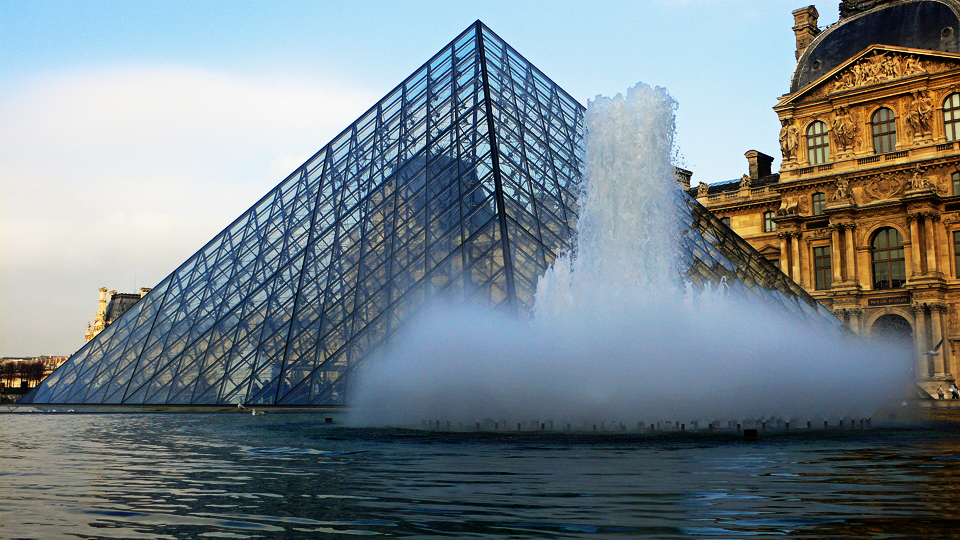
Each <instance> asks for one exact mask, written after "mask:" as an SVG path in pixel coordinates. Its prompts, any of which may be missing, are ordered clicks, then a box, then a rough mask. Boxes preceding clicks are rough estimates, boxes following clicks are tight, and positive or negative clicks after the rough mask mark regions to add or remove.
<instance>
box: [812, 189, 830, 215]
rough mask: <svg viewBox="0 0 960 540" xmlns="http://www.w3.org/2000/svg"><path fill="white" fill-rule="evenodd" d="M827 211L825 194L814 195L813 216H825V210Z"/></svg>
mask: <svg viewBox="0 0 960 540" xmlns="http://www.w3.org/2000/svg"><path fill="white" fill-rule="evenodd" d="M826 209H827V196H826V195H824V194H823V193H819V192H818V193H814V194H813V215H815V216H819V215H823V212H824V210H826Z"/></svg>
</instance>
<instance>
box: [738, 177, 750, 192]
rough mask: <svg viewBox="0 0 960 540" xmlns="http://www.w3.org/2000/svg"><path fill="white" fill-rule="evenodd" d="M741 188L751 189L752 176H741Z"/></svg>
mask: <svg viewBox="0 0 960 540" xmlns="http://www.w3.org/2000/svg"><path fill="white" fill-rule="evenodd" d="M740 189H750V177H749V176H747V175H743V176H741V177H740Z"/></svg>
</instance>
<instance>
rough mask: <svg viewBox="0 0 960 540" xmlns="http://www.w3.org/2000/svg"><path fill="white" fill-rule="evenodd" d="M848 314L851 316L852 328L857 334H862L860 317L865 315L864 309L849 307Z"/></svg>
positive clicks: (850, 324)
mask: <svg viewBox="0 0 960 540" xmlns="http://www.w3.org/2000/svg"><path fill="white" fill-rule="evenodd" d="M847 316H848V317H850V323H849V326H850V329H851V330H853V332H854V333H855V334H858V335H862V328H860V319H861V318H862V317H863V310H862V309H860V308H854V309H848V310H847Z"/></svg>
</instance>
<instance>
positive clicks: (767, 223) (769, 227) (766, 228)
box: [763, 210, 777, 233]
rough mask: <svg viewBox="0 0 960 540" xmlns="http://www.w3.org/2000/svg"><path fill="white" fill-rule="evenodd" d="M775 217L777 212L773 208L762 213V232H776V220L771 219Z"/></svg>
mask: <svg viewBox="0 0 960 540" xmlns="http://www.w3.org/2000/svg"><path fill="white" fill-rule="evenodd" d="M775 217H777V213H776V212H774V211H773V210H768V211H766V212H764V213H763V232H765V233H769V232H777V222H776V221H773V218H775Z"/></svg>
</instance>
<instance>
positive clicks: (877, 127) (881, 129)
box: [870, 107, 897, 154]
mask: <svg viewBox="0 0 960 540" xmlns="http://www.w3.org/2000/svg"><path fill="white" fill-rule="evenodd" d="M881 113H882V114H883V115H884V116H888V115H889V116H888V117H887V118H882V119H881V118H880V116H881ZM870 133H871V135H872V136H873V153H874V154H889V153H890V152H896V151H897V115H896V114H895V113H894V112H893V109H891V108H890V107H880V108H879V109H877V110H875V111H873V114H872V115H870Z"/></svg>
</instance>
